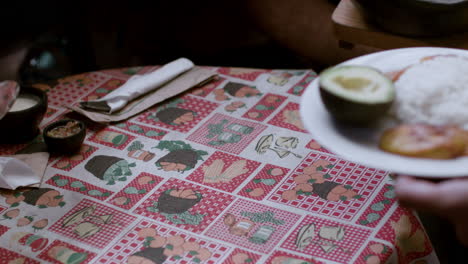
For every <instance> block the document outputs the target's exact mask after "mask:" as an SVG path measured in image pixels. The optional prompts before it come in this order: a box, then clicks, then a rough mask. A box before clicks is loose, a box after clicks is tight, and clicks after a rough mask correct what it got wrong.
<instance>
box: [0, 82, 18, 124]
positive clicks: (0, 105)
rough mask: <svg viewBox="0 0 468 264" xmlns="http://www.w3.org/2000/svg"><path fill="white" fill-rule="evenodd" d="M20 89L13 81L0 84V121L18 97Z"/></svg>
mask: <svg viewBox="0 0 468 264" xmlns="http://www.w3.org/2000/svg"><path fill="white" fill-rule="evenodd" d="M19 90H20V87H19V85H18V83H17V82H15V81H3V82H0V119H2V118H3V116H5V115H6V113H8V110H10V108H11V106H12V105H13V103H14V102H15V99H16V96H18V93H19Z"/></svg>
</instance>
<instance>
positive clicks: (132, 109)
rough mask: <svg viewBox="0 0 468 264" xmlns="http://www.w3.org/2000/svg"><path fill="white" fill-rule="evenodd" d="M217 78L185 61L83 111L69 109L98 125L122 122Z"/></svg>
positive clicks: (82, 105)
mask: <svg viewBox="0 0 468 264" xmlns="http://www.w3.org/2000/svg"><path fill="white" fill-rule="evenodd" d="M216 76H217V74H216V72H215V71H214V70H209V69H206V68H203V67H197V66H194V65H193V63H192V62H191V61H189V60H188V59H184V58H182V59H178V60H176V61H173V62H171V63H169V64H166V65H164V66H163V67H161V68H159V69H157V70H156V71H154V72H151V73H148V74H145V75H142V76H134V77H132V78H130V79H129V80H128V81H127V82H126V83H125V84H124V85H122V86H121V87H119V88H117V89H116V90H114V91H113V92H111V93H109V94H108V95H106V96H105V97H103V98H101V99H99V100H95V101H87V102H81V103H80V107H77V106H66V107H68V108H69V109H72V110H73V111H75V112H77V113H79V114H82V115H84V116H86V117H88V118H89V119H91V120H93V121H95V122H99V123H109V122H118V121H122V120H126V119H128V118H130V117H132V116H134V115H136V114H139V113H141V112H143V111H144V110H146V109H148V108H150V107H151V106H153V105H155V104H157V103H160V102H162V101H164V100H166V99H169V98H171V97H173V96H176V95H178V94H180V93H182V92H185V91H186V90H188V89H190V88H193V87H197V86H201V85H204V84H206V83H208V82H210V81H211V80H213V79H215V77H216Z"/></svg>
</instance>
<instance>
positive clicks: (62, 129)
mask: <svg viewBox="0 0 468 264" xmlns="http://www.w3.org/2000/svg"><path fill="white" fill-rule="evenodd" d="M80 130H81V126H80V124H79V123H78V122H77V121H75V120H72V121H69V122H67V123H66V124H65V125H63V126H57V127H54V128H52V129H51V130H49V131H47V135H48V136H49V137H54V138H65V137H69V136H72V135H75V134H77V133H78V132H80Z"/></svg>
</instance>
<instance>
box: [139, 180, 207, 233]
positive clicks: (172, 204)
mask: <svg viewBox="0 0 468 264" xmlns="http://www.w3.org/2000/svg"><path fill="white" fill-rule="evenodd" d="M202 199H203V196H202V194H201V193H200V192H198V191H195V190H193V189H178V188H172V189H168V190H165V191H163V192H162V193H161V195H160V196H159V198H158V201H154V202H153V205H152V206H150V207H147V208H146V210H147V211H149V212H153V213H159V214H161V215H162V216H164V217H165V218H166V219H167V220H168V221H170V222H172V223H174V224H189V225H199V224H200V223H201V222H202V221H203V219H204V217H205V216H206V214H200V213H195V214H193V213H190V212H189V211H188V210H190V209H191V208H192V207H193V206H195V205H196V204H197V203H199V202H200V201H201V200H202Z"/></svg>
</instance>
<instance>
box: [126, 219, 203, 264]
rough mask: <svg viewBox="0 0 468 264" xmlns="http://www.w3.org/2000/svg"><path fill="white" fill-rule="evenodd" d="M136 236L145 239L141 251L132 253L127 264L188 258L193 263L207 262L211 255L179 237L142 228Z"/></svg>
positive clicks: (158, 263) (197, 244)
mask: <svg viewBox="0 0 468 264" xmlns="http://www.w3.org/2000/svg"><path fill="white" fill-rule="evenodd" d="M138 236H139V237H141V238H144V239H145V242H144V243H143V246H144V248H143V249H142V250H139V251H137V252H136V253H133V254H132V255H131V256H129V257H128V259H127V262H126V263H127V264H143V263H145V264H162V263H164V262H165V261H166V260H167V259H171V260H180V259H183V258H190V259H191V261H192V262H194V263H202V262H203V261H206V260H208V259H209V258H210V257H211V256H212V253H211V252H210V250H208V249H207V248H204V247H202V246H201V245H200V243H198V242H195V241H188V240H186V239H184V237H182V236H180V235H173V236H163V235H159V234H158V231H157V230H155V229H153V228H144V229H141V230H140V231H139V232H138Z"/></svg>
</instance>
